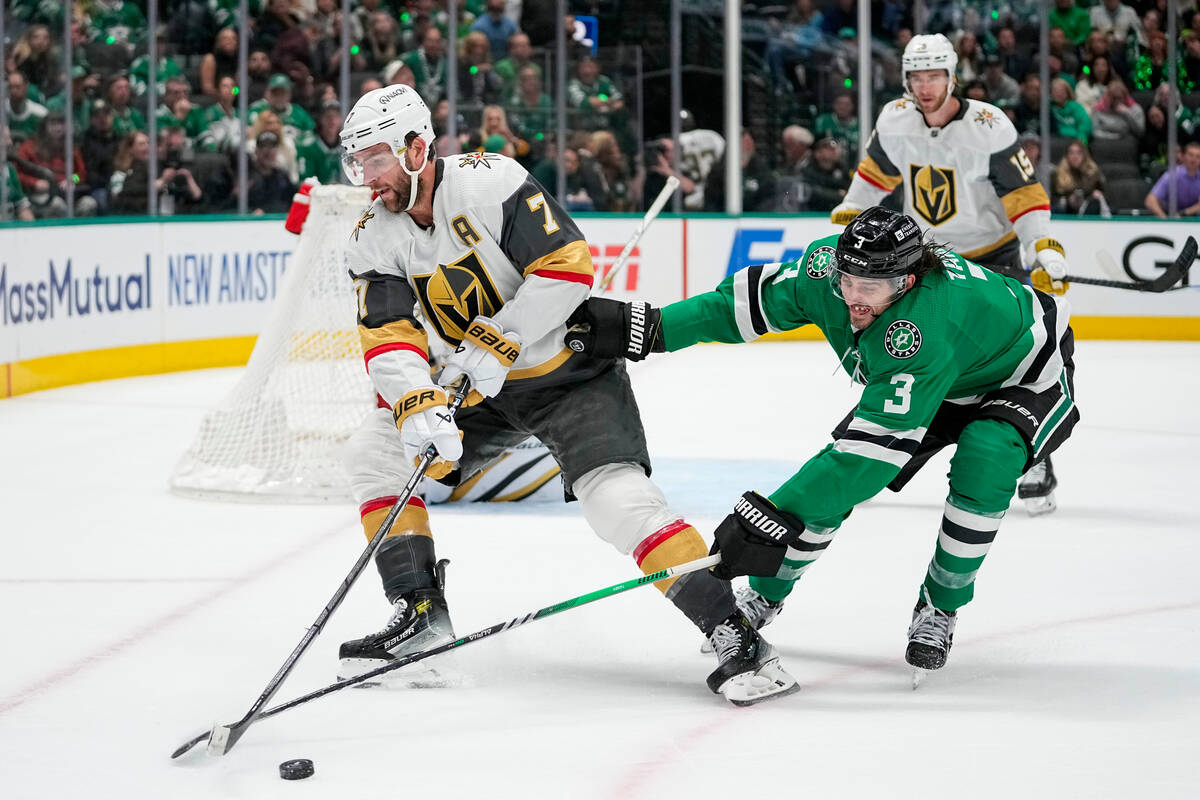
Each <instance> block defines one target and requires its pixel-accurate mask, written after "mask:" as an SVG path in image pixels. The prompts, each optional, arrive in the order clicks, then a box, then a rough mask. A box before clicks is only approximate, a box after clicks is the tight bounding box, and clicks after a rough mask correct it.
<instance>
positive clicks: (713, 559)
mask: <svg viewBox="0 0 1200 800" xmlns="http://www.w3.org/2000/svg"><path fill="white" fill-rule="evenodd" d="M719 563H721V556H720V554H718V555H714V556H706V557H704V558H698V559H696V560H695V561H689V562H687V563H686V564H679V565H678V566H674V567H667V568H666V569H661V570H659V571H658V572H652V573H650V574H649V575H643V576H641V577H640V578H630V579H629V580H627V581H622V582H621V583H615V584H613V585H612V586H606V587H604V588H603V589H597V590H595V591H593V592H588V593H587V594H581V595H579V596H578V597H572V598H571V599H570V600H564V601H562V602H561V603H555V604H554V605H552V606H546V607H545V608H539V609H538V610H537V611H534V612H532V613H530V614H526V615H524V616H522V617H513V618H512V619H511V620H509V621H508V622H498V623H496V624H495V625H492V626H491V627H489V628H484V629H483V630H480V631H476V632H475V633H472V634H470V635H468V636H464V637H462V638H461V639H455V640H454V641H453V642H447V643H446V644H443V645H438V646H437V647H433V648H430V649H429V650H422V651H421V652H420V653H414V654H413V655H411V656H407V657H405V658H401V659H399V660H397V661H393V662H392V663H390V664H385V665H383V666H382V667H376V668H375V669H373V670H370V671H369V672H364V673H363V674H361V675H357V676H355V677H353V678H347V679H346V680H344V681H338V682H337V683H331V684H329V685H328V686H325V687H322V688H320V689H316V690H314V691H311V692H309V693H308V694H304V695H301V696H300V697H297V698H295V699H293V700H288V701H287V702H286V703H280V704H279V705H277V706H275V707H274V708H270V709H267V710H266V711H263V712H262V713H260V714H258V716H257V719H266V718H267V717H273V716H275V715H276V714H279V713H282V712H284V711H287V710H288V709H289V708H295V707H296V706H299V705H303V704H304V703H307V702H309V701H310V700H316V699H317V698H318V697H324V696H325V695H327V694H332V693H333V692H340V691H341V690H342V689H345V688H347V687H350V686H354V685H356V684H359V683H362V682H363V681H367V680H370V679H371V678H376V677H379V676H380V675H383V674H384V673H387V672H391V671H392V670H396V669H400V668H401V667H406V666H408V665H409V664H413V663H415V662H417V661H422V660H424V659H426V658H429V657H430V656H436V655H439V654H441V653H445V652H447V651H449V650H453V649H455V648H458V647H462V646H464V645H468V644H471V643H472V642H478V641H479V640H480V639H486V638H487V637H489V636H492V635H493V634H497V633H502V632H504V631H507V630H512V629H513V628H519V627H520V626H522V625H525V624H527V623H530V622H533V621H535V620H539V619H544V618H546V617H549V616H552V615H554V614H557V613H559V612H561V611H566V610H568V609H571V608H578V607H579V606H582V605H586V604H587V603H591V602H594V601H596V600H602V599H604V598H605V597H612V596H613V595H617V594H621V593H622V592H627V591H629V590H630V589H636V588H638V587H639V586H647V585H649V584H652V583H657V582H658V581H661V580H664V579H666V578H672V577H675V576H676V575H686V574H687V573H689V572H697V571H699V570H702V569H707V568H708V567H712V566H715V565H717V564H719ZM243 730H244V729H243ZM214 733H215V729H214ZM210 735H211V734H209V733H202V734H200V735H199V736H197V737H196V738H194V739H192V740H191V741H189V742H187V743H186V744H184V745H183V746H182V747H180V748H179V749H178V750H176V751H175V752H174V753H172V754H171V758H178V757H179V756H181V755H183V754H184V753H186V752H187V751H188V750H190V749H192V747H194V746H195V745H197V744H199V743H200V742H202V741H204V739H205V738H207V737H209V736H210ZM239 735H240V734H239ZM209 749H210V750H211V749H212V746H211V744H210V745H209ZM226 750H228V748H226Z"/></svg>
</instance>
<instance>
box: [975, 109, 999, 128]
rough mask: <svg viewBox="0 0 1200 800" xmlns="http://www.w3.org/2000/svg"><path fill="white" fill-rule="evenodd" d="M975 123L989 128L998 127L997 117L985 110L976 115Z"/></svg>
mask: <svg viewBox="0 0 1200 800" xmlns="http://www.w3.org/2000/svg"><path fill="white" fill-rule="evenodd" d="M975 121H976V122H978V123H979V124H980V125H987V126H988V127H989V128H993V127H995V125H996V115H995V114H993V113H992V112H990V111H988V110H987V109H986V108H985V109H983V110H982V111H980V112H979V113H978V114H976V115H975Z"/></svg>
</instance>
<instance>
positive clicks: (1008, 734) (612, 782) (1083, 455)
mask: <svg viewBox="0 0 1200 800" xmlns="http://www.w3.org/2000/svg"><path fill="white" fill-rule="evenodd" d="M835 362H836V358H835V357H834V355H833V354H832V351H831V350H830V349H829V348H828V347H827V346H825V345H823V344H815V343H813V344H809V343H796V344H768V345H754V346H745V347H739V348H734V347H721V346H710V347H697V348H692V349H691V350H689V351H685V352H682V353H679V354H675V355H673V356H671V357H665V358H661V357H660V358H658V359H655V360H653V361H651V362H648V363H646V364H644V365H639V367H638V368H636V369H635V374H634V377H635V384H636V388H637V391H638V397H639V400H640V402H641V404H642V408H643V412H644V416H645V423H646V429H647V431H648V436H649V440H650V446H651V453H652V454H653V455H654V457H655V458H656V459H657V467H658V469H657V471H656V473H655V476H656V478H657V479H658V480H659V481H660V483H661V485H662V486H663V488H664V489H665V490H666V492H667V495H668V497H670V498H671V499H672V501H673V503H674V504H676V505H677V507H678V509H679V510H680V511H681V512H682V513H684V514H686V515H687V517H688V518H689V519H691V520H692V521H694V522H695V523H696V524H697V525H698V526H699V527H700V529H701V530H702V531H704V532H705V534H706V535H707V534H708V532H709V531H711V530H712V528H713V526H714V525H715V524H716V522H717V521H718V520H719V519H720V518H721V517H722V516H723V515H724V514H725V513H726V510H727V509H728V508H729V507H730V506H731V504H732V503H733V501H734V499H735V498H736V497H737V496H738V495H739V494H740V493H741V492H742V491H743V490H745V489H750V488H756V489H759V490H763V491H769V490H771V489H774V488H775V486H776V485H778V483H779V482H780V481H781V480H783V479H784V478H786V477H787V476H788V475H790V474H791V472H792V471H793V470H795V469H796V468H798V467H799V465H800V464H802V463H803V462H804V461H805V460H806V459H807V458H808V457H809V456H810V455H812V454H813V453H815V452H816V451H817V450H818V449H819V448H820V447H822V446H823V445H824V444H825V443H826V442H827V441H828V436H829V430H830V429H831V428H832V427H833V425H834V424H835V423H836V422H837V421H838V420H839V419H840V418H841V416H842V415H843V414H844V413H845V411H846V410H847V409H848V408H849V407H850V406H851V405H852V403H853V401H854V399H855V398H856V396H857V392H856V390H855V389H854V388H853V387H852V386H850V384H849V381H848V379H847V378H846V377H845V375H844V374H842V373H841V372H838V374H836V375H833V374H832V373H833V372H834V368H835ZM1077 362H1078V374H1077V394H1078V398H1079V403H1080V407H1081V409H1082V413H1083V422H1082V423H1081V425H1080V427H1079V428H1078V430H1077V432H1076V434H1075V436H1074V438H1073V439H1072V440H1071V441H1069V442H1068V443H1067V445H1066V446H1065V447H1064V449H1063V450H1062V451H1060V455H1058V456H1056V457H1055V459H1056V460H1055V463H1056V467H1057V470H1058V473H1059V478H1060V482H1061V485H1060V488H1059V490H1058V500H1059V510H1058V512H1057V513H1055V514H1054V515H1052V516H1049V517H1039V518H1030V517H1029V516H1027V515H1026V513H1025V511H1024V509H1023V508H1021V507H1020V506H1019V505H1018V504H1017V503H1014V506H1013V508H1012V510H1011V511H1010V513H1009V515H1008V518H1007V519H1006V521H1005V523H1004V525H1003V526H1002V527H1001V529H1000V531H1001V532H1000V535H999V537H998V539H997V541H996V545H995V546H994V547H993V549H992V551H991V555H990V556H989V557H988V559H987V562H986V563H985V564H984V566H983V569H982V571H981V573H980V578H979V580H978V592H977V595H978V596H977V599H976V600H975V602H973V603H972V604H970V605H969V606H967V607H966V608H964V609H963V610H962V611H961V612H960V615H959V625H958V634H957V640H956V643H955V647H954V650H953V652H952V653H951V657H950V662H949V664H948V666H947V667H946V668H945V669H944V670H942V671H941V672H940V673H936V674H933V675H930V676H929V677H928V678H926V680H925V682H924V684H923V685H922V686H921V688H920V689H919V690H917V691H915V692H914V691H912V690H911V689H910V683H909V674H908V670H907V669H906V667H905V665H904V662H903V650H904V643H905V629H906V626H907V624H908V620H909V615H910V611H911V608H912V605H913V602H914V601H915V599H916V594H917V587H918V584H919V582H920V580H921V578H922V576H923V574H924V569H925V565H926V563H927V561H928V559H929V557H930V554H931V553H932V549H933V546H934V541H935V538H936V531H937V527H938V522H939V519H940V516H941V508H942V502H943V498H944V496H945V492H946V488H945V477H944V476H945V471H946V469H945V467H946V462H945V459H942V460H940V461H935V462H933V463H931V464H930V465H929V466H928V467H927V468H926V469H925V470H924V472H923V473H922V474H921V475H920V476H919V477H918V479H917V480H916V481H915V482H914V483H913V484H912V485H911V486H910V487H909V488H908V489H906V490H905V492H904V493H902V494H900V495H892V494H890V493H885V494H884V495H883V496H881V497H880V498H879V499H877V500H874V501H872V502H870V503H867V504H866V505H864V506H863V507H861V508H860V509H859V510H858V511H856V512H855V514H854V515H853V516H852V517H851V518H850V519H849V520H848V521H847V523H846V525H845V526H844V527H843V528H842V530H841V532H840V534H839V537H838V539H837V541H835V543H834V544H833V546H832V547H831V549H830V550H829V551H828V553H827V555H826V556H825V557H824V558H823V559H822V560H821V562H820V563H818V564H817V565H816V566H815V567H814V568H813V569H812V570H811V571H810V572H809V573H808V574H807V575H806V576H805V578H804V579H803V581H801V583H800V585H799V587H798V588H797V590H796V592H795V593H794V594H793V595H792V597H791V599H790V600H789V601H788V603H787V607H786V610H785V611H784V613H783V614H782V615H781V616H780V617H779V618H778V620H777V621H776V622H775V623H774V624H773V625H772V626H771V627H770V628H768V629H767V632H768V634H769V637H770V638H771V640H772V641H774V642H775V643H776V644H777V645H778V647H779V649H780V650H781V651H782V653H783V656H784V662H785V664H786V666H787V667H788V668H789V669H790V671H791V672H792V673H793V674H794V675H796V677H797V678H798V679H799V680H800V682H801V683H802V684H803V690H802V691H801V692H800V693H798V694H795V695H792V696H790V697H787V698H783V699H781V700H778V701H774V702H769V703H765V704H762V705H759V706H756V707H753V708H750V709H737V708H734V707H732V706H730V705H728V704H727V703H725V702H724V701H723V700H722V699H721V698H719V697H717V696H715V695H712V694H710V693H709V692H708V691H707V689H706V688H705V686H704V676H705V675H706V674H707V672H708V671H709V670H710V669H711V667H712V665H713V664H712V661H711V657H709V656H701V655H700V654H699V653H698V645H699V643H700V637H699V636H698V634H697V633H696V632H695V631H694V630H693V629H691V627H690V625H689V624H687V623H686V622H685V620H684V619H683V618H682V617H681V616H680V615H679V614H678V613H677V612H676V611H675V610H674V609H673V608H671V607H670V606H669V604H668V603H666V602H665V601H664V600H663V599H662V597H661V596H660V595H659V594H658V592H657V591H655V590H654V589H651V588H643V589H637V590H635V591H630V592H628V593H626V594H623V595H619V596H616V597H612V598H608V599H605V600H602V601H599V602H596V603H594V604H592V605H588V606H584V607H581V608H576V609H572V610H569V611H567V612H564V613H562V614H558V615H555V616H552V617H549V618H547V619H545V620H540V621H537V622H535V623H532V624H530V625H527V626H525V627H522V628H520V629H517V630H514V631H511V632H507V633H503V634H501V635H499V636H497V637H494V638H491V639H486V640H483V641H481V642H478V643H477V644H471V645H469V646H466V647H463V648H462V649H460V650H459V651H458V652H457V656H458V660H459V666H460V668H461V669H462V670H463V671H464V673H465V674H466V675H467V682H466V684H465V685H464V686H462V687H460V688H454V689H442V690H424V691H419V690H418V691H403V690H400V691H386V690H384V691H381V690H348V691H344V692H339V693H335V694H333V695H331V696H328V697H324V698H322V699H320V700H316V701H314V702H312V703H310V704H308V705H306V706H302V707H300V708H297V709H295V710H293V711H289V712H286V713H284V714H281V715H279V716H278V717H275V718H273V719H269V720H264V721H262V722H261V723H259V724H257V725H255V726H253V727H251V728H250V729H249V732H248V733H247V734H246V735H245V738H243V739H242V741H241V742H240V743H239V744H238V745H237V746H236V748H234V749H233V750H232V752H230V753H229V754H228V755H226V756H224V757H220V758H214V757H209V756H207V755H205V753H204V751H203V750H202V749H197V750H195V751H193V752H192V753H190V754H188V755H187V756H185V757H184V758H182V759H179V760H177V761H171V760H170V759H169V758H168V755H169V754H170V752H171V751H172V750H173V749H174V748H175V747H176V746H178V745H179V744H181V743H182V742H183V741H185V740H186V739H188V738H190V737H191V736H193V735H195V734H197V733H200V732H201V731H204V730H206V729H208V728H210V727H211V726H212V724H213V723H215V722H222V723H230V722H233V721H234V720H236V719H238V718H239V717H241V716H242V714H243V713H244V712H245V711H246V709H247V708H249V706H250V704H251V703H252V702H253V701H254V699H255V698H256V697H257V696H258V694H259V692H260V691H261V690H262V688H263V687H264V686H265V685H266V683H267V682H268V680H269V679H270V678H271V676H272V675H273V674H274V673H275V670H276V669H277V668H278V667H279V665H280V664H281V663H282V662H283V661H284V659H285V657H286V656H287V655H288V653H289V652H290V651H291V649H292V647H293V646H294V645H295V644H296V642H297V641H299V639H300V637H301V636H302V635H303V633H304V631H305V629H306V627H307V626H308V625H309V624H310V623H311V622H312V621H313V619H314V618H315V617H316V616H317V614H318V612H319V611H320V610H321V608H322V606H323V605H324V604H325V602H326V601H327V600H328V598H329V597H330V596H331V595H332V593H333V591H334V589H335V588H336V586H337V584H338V583H339V581H340V580H341V579H342V577H343V575H344V574H345V572H346V570H347V569H348V568H349V567H350V565H351V564H352V563H353V562H354V559H355V557H356V556H357V555H358V553H359V552H360V551H361V549H362V547H363V545H364V544H365V540H364V539H363V536H362V534H361V532H360V530H359V525H358V521H357V513H356V510H355V509H354V508H353V507H352V506H349V505H345V506H334V507H328V506H324V507H322V506H308V507H295V506H292V507H278V506H257V505H241V504H220V503H212V502H202V501H196V500H190V499H185V498H180V497H176V496H173V495H171V494H169V493H168V492H167V490H166V479H167V475H168V473H169V472H170V470H171V468H172V465H173V463H174V461H175V459H176V458H177V457H178V456H179V454H180V453H181V452H182V451H183V450H184V449H185V448H186V447H187V445H188V444H189V442H190V440H191V438H192V436H193V434H194V433H195V431H196V429H197V426H198V424H199V421H200V418H201V415H202V413H203V412H204V411H205V409H207V408H209V407H210V406H211V405H213V404H214V403H215V402H216V401H217V400H218V399H219V398H220V397H221V396H222V395H223V394H224V393H225V391H227V390H228V389H229V387H231V386H232V385H233V383H234V381H236V379H237V378H238V375H239V374H240V371H239V370H216V371H204V372H195V373H187V374H179V375H168V376H156V377H150V378H141V379H129V380H121V381H113V382H108V383H100V384H92V385H83V386H76V387H70V388H64V389H60V390H55V391H48V392H41V393H37V394H33V395H28V396H23V397H18V398H15V399H10V400H5V401H2V402H0V443H2V446H0V453H2V456H0V459H2V460H0V486H2V487H3V488H2V491H3V502H2V503H0V508H2V509H3V512H2V517H0V519H2V523H0V526H2V533H0V608H3V617H2V618H3V629H4V635H3V643H4V648H3V657H2V659H0V664H2V667H0V797H3V798H5V800H16V799H17V798H37V799H38V800H41V799H42V798H56V799H57V798H88V800H92V799H93V798H95V799H97V800H98V799H99V798H123V799H128V798H143V797H145V798H255V800H259V799H263V798H284V797H286V798H299V797H308V798H318V797H319V798H334V797H339V798H354V799H355V800H359V799H360V798H363V799H366V798H385V797H386V798H416V797H446V798H458V797H464V798H466V797H470V798H656V797H721V798H738V797H741V798H773V797H814V798H815V797H831V798H847V797H855V798H858V797H861V798H882V797H914V798H922V799H923V800H926V799H928V798H939V797H971V798H992V797H995V798H1005V800H1010V798H1013V797H1072V798H1074V797H1078V798H1102V797H1103V798H1128V797H1152V798H1185V797H1186V798H1194V797H1196V796H1197V794H1198V792H1200V788H1197V787H1200V666H1198V665H1200V580H1198V579H1197V570H1198V568H1200V515H1198V513H1197V494H1200V479H1198V477H1197V470H1196V467H1197V464H1198V463H1200V459H1197V456H1196V453H1197V450H1198V449H1200V435H1198V434H1197V425H1196V421H1195V420H1196V408H1197V404H1196V399H1197V398H1198V397H1200V369H1198V367H1200V345H1197V344H1182V343H1179V344H1177V343H1111V342H1090V341H1088V342H1080V343H1079V346H1078V352H1077ZM433 518H434V520H433V521H434V528H435V532H436V535H437V541H438V547H439V553H440V555H443V556H445V557H448V558H450V559H451V560H452V562H453V563H452V565H451V567H450V574H449V589H448V594H449V598H450V602H451V608H452V611H453V616H454V621H455V625H456V629H457V630H458V632H459V634H460V635H463V634H466V633H468V632H471V631H474V630H478V629H481V628H485V627H487V626H489V625H492V624H493V623H497V622H502V621H505V620H507V619H510V618H512V617H515V616H519V615H523V614H526V613H528V612H531V611H534V610H536V609H538V608H541V607H543V606H548V605H551V604H553V603H556V602H559V601H561V600H565V599H568V598H571V597H574V596H576V595H579V594H583V593H585V592H587V591H590V590H592V589H597V588H600V587H603V586H607V585H610V584H614V583H617V582H619V581H622V580H625V579H626V578H629V577H633V576H636V575H637V574H638V571H637V569H636V567H635V566H634V564H633V563H632V562H631V561H630V560H629V559H628V558H626V557H624V556H621V555H619V554H617V553H616V552H615V551H612V550H611V549H610V548H609V547H608V546H607V545H605V544H603V543H601V542H600V541H599V540H597V539H596V538H595V537H593V536H592V535H591V534H590V532H589V531H588V530H587V528H586V527H585V525H584V523H583V521H582V519H581V517H580V516H579V515H578V513H577V511H576V510H575V509H574V508H573V507H570V506H559V505H556V504H551V505H539V506H535V507H521V506H520V505H514V506H508V507H498V506H490V505H477V506H473V507H461V508H452V507H440V508H437V509H436V510H435V511H434V513H433ZM386 615H387V610H386V608H385V604H384V602H383V599H382V596H381V593H380V591H379V586H378V578H377V576H376V575H375V573H374V571H373V568H369V569H368V572H367V573H365V574H364V576H363V578H362V580H361V581H360V582H359V584H358V585H357V586H356V587H355V588H354V590H353V591H352V592H351V593H350V596H349V598H348V599H347V601H346V603H345V605H344V606H343V607H342V608H341V610H340V611H338V613H337V614H336V615H335V616H334V617H333V619H332V621H331V622H330V624H329V626H328V628H327V629H326V631H325V632H324V633H323V634H322V636H321V637H320V638H319V639H317V641H316V643H315V644H314V645H313V647H312V649H311V651H310V652H309V653H308V654H307V656H306V657H305V658H304V659H303V660H302V661H301V662H300V665H299V667H298V668H297V670H296V671H295V673H294V674H293V675H292V677H291V678H290V679H289V680H288V681H287V682H286V683H285V685H284V687H283V690H282V691H281V692H280V694H279V695H278V696H277V700H283V699H286V698H290V697H293V696H295V695H297V694H300V693H302V692H304V691H307V690H309V689H311V688H314V687H317V686H320V685H323V684H325V683H327V682H329V681H330V680H331V679H332V678H333V676H334V670H335V658H336V652H337V646H338V643H340V642H341V641H342V640H344V639H347V638H352V637H355V636H358V635H361V634H363V633H366V632H367V631H370V630H374V629H376V628H377V627H378V626H379V625H380V624H382V622H383V621H384V620H385V618H386ZM291 758H311V759H313V760H314V761H315V763H316V775H315V776H314V777H312V778H310V779H308V780H305V781H300V782H295V783H292V782H284V781H282V780H280V778H279V777H278V772H277V765H278V764H279V763H280V762H281V761H284V760H286V759H291Z"/></svg>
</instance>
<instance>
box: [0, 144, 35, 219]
mask: <svg viewBox="0 0 1200 800" xmlns="http://www.w3.org/2000/svg"><path fill="white" fill-rule="evenodd" d="M0 141H2V142H4V149H6V150H12V147H13V143H12V138H11V136H10V135H9V133H8V128H0ZM3 180H4V182H5V183H6V184H8V195H7V199H8V203H7V205H6V206H5V207H4V208H0V219H6V220H7V219H19V220H21V221H22V222H33V219H34V217H33V206H32V205H31V204H30V202H29V198H28V197H26V196H25V190H24V189H22V188H21V181H20V179H19V178H17V170H16V168H15V167H13V165H12V164H5V165H4V176H3Z"/></svg>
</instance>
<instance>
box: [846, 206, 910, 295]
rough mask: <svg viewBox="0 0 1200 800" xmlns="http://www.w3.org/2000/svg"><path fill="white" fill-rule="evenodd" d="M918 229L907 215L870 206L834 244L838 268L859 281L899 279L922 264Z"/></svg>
mask: <svg viewBox="0 0 1200 800" xmlns="http://www.w3.org/2000/svg"><path fill="white" fill-rule="evenodd" d="M922 252H923V248H922V244H921V229H920V228H918V227H917V223H916V222H914V221H913V218H912V217H910V216H908V215H907V214H897V213H896V212H895V211H889V210H887V209H886V208H884V207H883V206H873V207H871V208H868V209H867V210H866V211H864V212H862V213H861V214H859V215H858V216H857V217H855V218H854V219H853V220H851V222H850V224H849V225H847V226H846V230H844V231H842V235H841V236H839V237H838V242H837V268H838V270H839V271H841V272H843V273H845V274H847V275H854V276H856V277H859V278H899V277H903V276H905V275H908V274H909V273H910V272H912V271H913V269H914V268H915V267H916V265H917V264H918V263H920V261H921V256H922Z"/></svg>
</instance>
